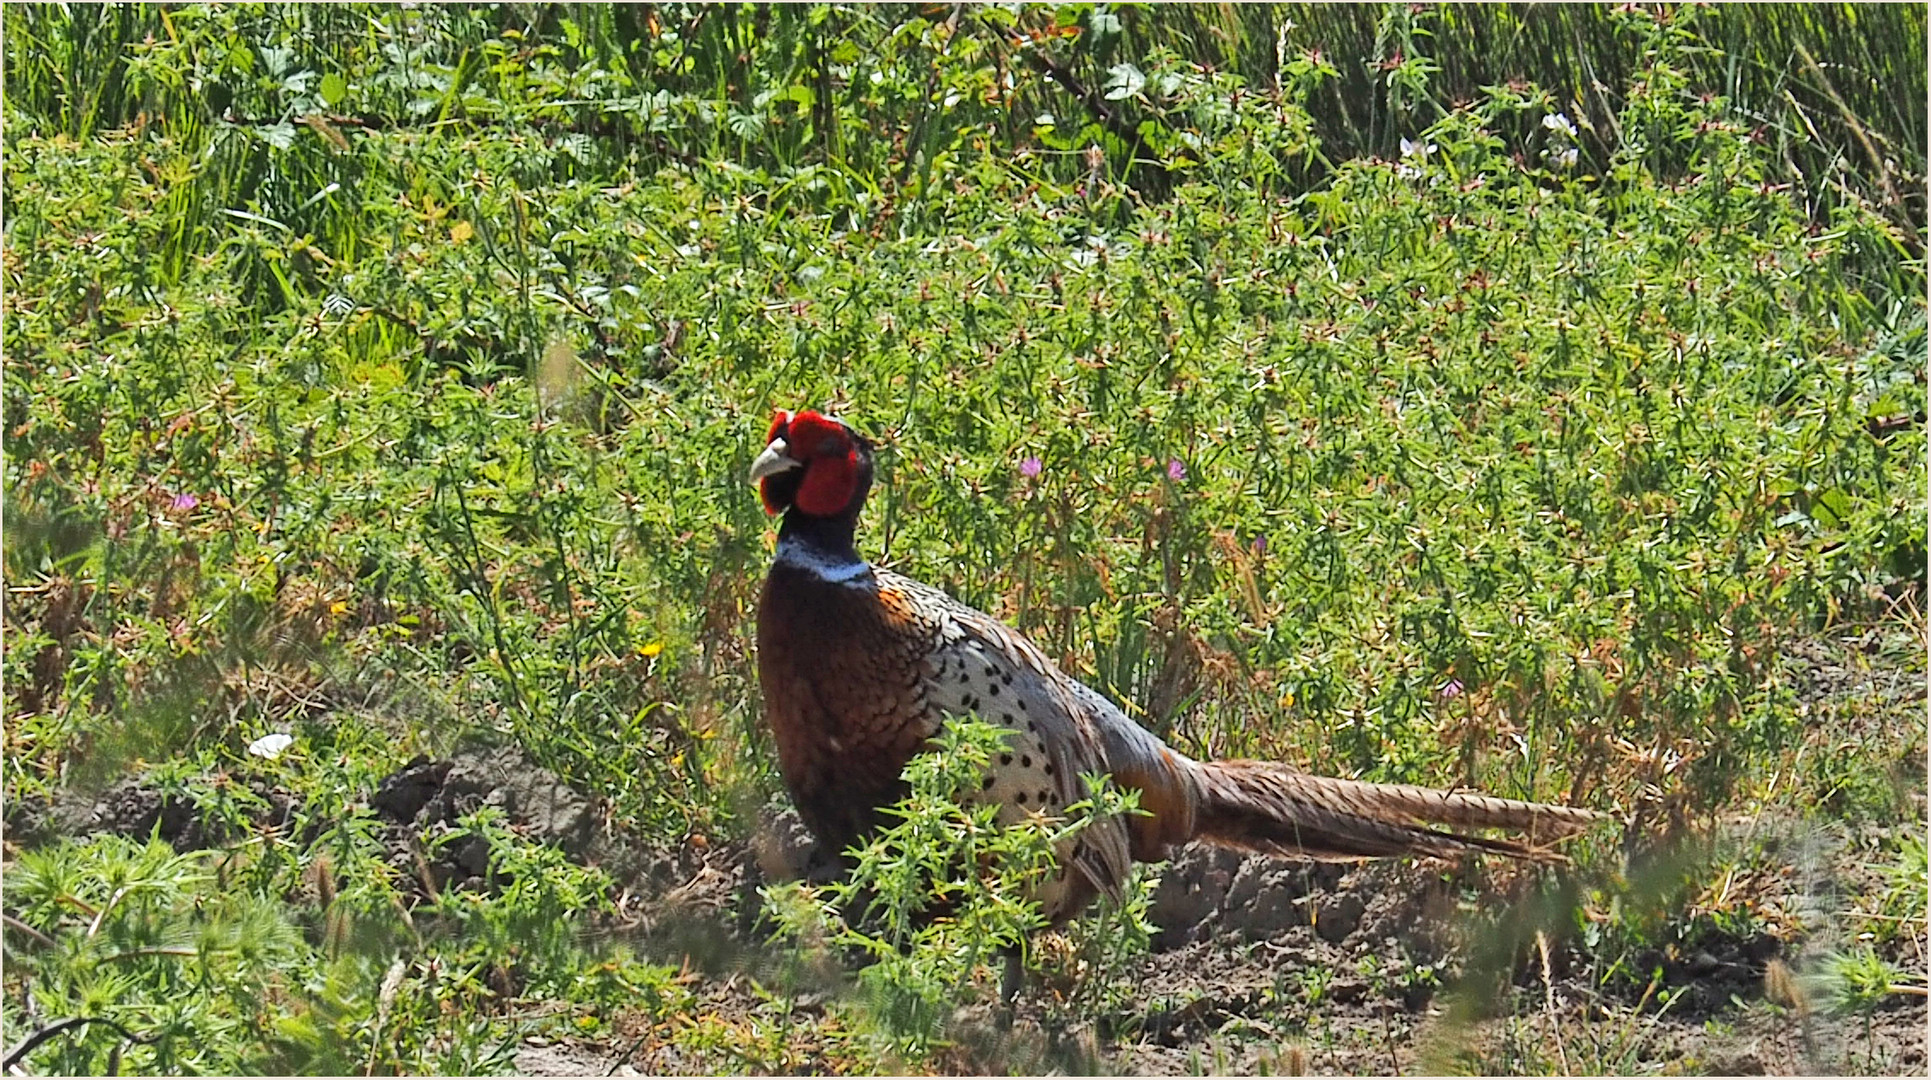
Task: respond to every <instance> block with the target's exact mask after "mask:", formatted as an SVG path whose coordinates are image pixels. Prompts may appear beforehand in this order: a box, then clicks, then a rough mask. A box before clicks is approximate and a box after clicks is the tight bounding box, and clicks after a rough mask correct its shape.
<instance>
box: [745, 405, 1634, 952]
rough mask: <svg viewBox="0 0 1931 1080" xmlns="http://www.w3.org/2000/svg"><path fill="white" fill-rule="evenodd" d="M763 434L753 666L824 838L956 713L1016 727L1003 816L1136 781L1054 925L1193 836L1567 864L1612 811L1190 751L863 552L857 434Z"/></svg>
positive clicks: (803, 802)
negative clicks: (1097, 782) (856, 539)
mask: <svg viewBox="0 0 1931 1080" xmlns="http://www.w3.org/2000/svg"><path fill="white" fill-rule="evenodd" d="M766 441H767V443H768V445H767V446H766V449H765V451H764V453H763V454H761V455H760V456H759V458H758V460H757V461H756V463H754V464H753V466H752V469H751V476H752V479H753V480H754V481H755V482H757V483H758V484H759V488H760V495H761V497H762V498H763V500H764V504H765V506H766V508H767V509H769V510H770V511H771V512H772V513H779V514H783V521H782V523H781V525H780V529H779V542H778V556H777V558H776V559H775V560H774V561H773V563H772V567H771V571H770V575H769V576H768V577H767V578H766V579H765V584H764V592H763V595H762V597H761V598H760V600H759V608H758V671H759V677H760V679H761V680H762V683H763V690H764V700H765V716H766V719H767V720H768V721H769V723H770V725H771V731H772V735H773V737H774V739H775V741H776V744H777V750H778V761H779V766H780V771H781V772H782V773H783V775H784V781H785V786H786V787H787V788H788V789H789V790H790V792H791V796H792V799H793V801H794V802H795V803H796V804H797V806H798V811H799V813H800V815H801V816H802V817H803V818H804V821H805V824H806V826H807V827H809V828H810V829H811V831H812V832H813V834H814V835H816V836H817V838H818V840H819V841H820V842H821V843H822V844H825V845H828V846H830V847H832V848H834V849H838V850H842V849H843V848H845V847H847V846H849V845H851V844H852V843H853V842H855V841H857V840H858V839H859V838H860V837H861V836H863V835H864V834H865V833H866V832H867V831H869V830H870V829H872V828H873V827H875V826H876V825H877V824H878V821H879V815H878V811H879V810H880V808H882V807H885V806H888V805H890V804H892V803H893V802H896V801H897V800H898V799H900V798H903V797H904V794H905V785H904V783H903V781H902V780H901V778H900V771H901V770H902V769H903V768H904V766H905V763H906V761H907V760H909V759H910V758H911V757H912V755H914V754H916V753H918V752H919V750H920V749H921V748H922V747H923V746H924V745H925V744H926V741H927V740H929V739H930V738H931V737H932V736H934V735H935V734H937V733H938V732H939V730H940V729H941V727H942V726H943V725H944V723H945V721H946V718H947V717H952V716H964V715H976V716H978V717H980V718H982V719H984V720H986V721H988V722H991V723H995V724H999V725H1001V726H1003V727H1005V728H1007V729H1009V730H1010V731H1011V732H1012V736H1011V738H1010V740H1009V745H1008V747H1007V750H1006V752H1003V753H1000V754H999V755H997V757H996V758H995V760H994V761H993V763H992V765H991V767H990V769H989V770H988V772H987V775H986V776H985V777H984V779H983V781H982V787H981V790H980V791H979V793H978V796H977V797H978V798H980V799H982V800H986V801H989V802H992V803H995V804H996V805H998V806H999V808H1000V809H999V818H1000V820H1001V821H1005V822H1012V821H1016V820H1019V819H1020V818H1021V817H1023V816H1025V815H1028V814H1046V815H1057V814H1060V813H1061V812H1063V810H1064V809H1065V807H1066V806H1068V805H1069V804H1071V803H1073V802H1076V801H1078V800H1079V799H1081V798H1083V797H1084V795H1085V792H1084V791H1083V790H1082V786H1081V779H1080V777H1081V774H1083V773H1104V774H1107V775H1110V776H1111V777H1112V778H1113V781H1114V782H1115V783H1116V784H1118V785H1119V786H1121V787H1123V788H1126V789H1129V790H1137V791H1139V793H1140V805H1141V807H1142V809H1144V810H1146V811H1148V813H1147V814H1145V815H1142V816H1134V817H1130V818H1119V817H1115V818H1108V819H1105V820H1102V821H1099V822H1096V823H1094V825H1093V826H1091V827H1090V828H1088V829H1086V830H1085V831H1084V832H1082V833H1081V834H1080V835H1079V836H1078V837H1077V838H1075V839H1072V840H1068V841H1067V842H1066V845H1065V848H1064V849H1063V850H1061V851H1060V852H1059V856H1060V859H1059V862H1060V866H1061V868H1062V869H1061V871H1060V873H1059V876H1058V877H1057V878H1056V879H1055V880H1054V881H1052V882H1050V883H1048V885H1047V886H1046V888H1045V889H1044V890H1043V894H1042V895H1041V896H1040V898H1039V899H1040V901H1041V904H1042V907H1043V908H1044V909H1045V913H1046V915H1047V917H1048V918H1049V919H1052V920H1054V921H1063V920H1064V919H1067V918H1070V917H1071V916H1072V915H1074V914H1076V913H1077V912H1078V911H1079V910H1080V909H1081V908H1082V907H1083V906H1085V904H1086V903H1087V902H1088V901H1089V900H1091V899H1092V898H1093V897H1094V896H1095V895H1097V894H1098V893H1101V892H1106V893H1109V894H1115V895H1117V893H1118V890H1119V889H1120V887H1121V885H1122V884H1124V882H1125V881H1126V877H1127V872H1128V868H1129V865H1130V862H1131V861H1132V860H1135V859H1137V860H1142V861H1158V860H1161V859H1165V858H1167V857H1168V856H1169V855H1170V854H1171V853H1172V852H1173V851H1174V850H1175V849H1176V848H1178V847H1179V846H1181V845H1183V844H1186V843H1188V842H1190V841H1192V840H1196V839H1199V840H1206V841H1209V842H1213V843H1218V844H1223V845H1228V846H1233V847H1239V848H1245V849H1249V850H1254V851H1261V852H1268V853H1272V854H1278V855H1284V856H1290V857H1297V858H1311V859H1328V860H1354V859H1366V858H1379V857H1387V856H1400V855H1422V856H1434V857H1454V856H1459V855H1462V854H1465V853H1469V852H1481V851H1487V852H1494V853H1499V854H1503V855H1508V856H1512V857H1515V858H1522V859H1530V860H1535V861H1540V862H1558V861H1561V856H1560V855H1558V854H1556V853H1555V852H1553V851H1550V850H1548V848H1547V847H1545V846H1544V845H1546V844H1548V843H1551V842H1553V841H1555V840H1559V839H1562V838H1563V837H1566V836H1569V835H1571V834H1573V833H1575V832H1577V831H1579V830H1581V829H1583V828H1586V827H1587V826H1588V825H1589V824H1590V823H1591V822H1594V821H1596V820H1598V819H1599V817H1600V815H1598V814H1596V813H1594V812H1592V811H1588V810H1579V809H1573V808H1570V807H1561V806H1548V805H1543V804H1540V803H1528V802H1516V801H1513V800H1509V799H1496V798H1490V797H1487V796H1483V795H1475V794H1466V793H1455V792H1442V791H1434V790H1431V789H1428V788H1418V787H1408V786H1403V785H1394V784H1369V783H1363V782H1359V781H1353V780H1337V779H1330V778H1327V777H1319V776H1309V775H1307V774H1305V773H1299V772H1295V771H1294V770H1292V769H1289V768H1287V767H1286V766H1282V765H1276V764H1272V763H1269V762H1262V761H1208V762H1199V761H1194V760H1192V759H1191V758H1188V757H1187V756H1185V755H1184V754H1181V753H1179V752H1177V751H1175V750H1173V749H1172V748H1170V747H1168V746H1167V745H1166V744H1164V743H1162V742H1161V741H1160V740H1159V739H1158V738H1155V737H1154V736H1153V734H1152V733H1150V732H1148V731H1147V730H1145V729H1144V728H1142V727H1140V726H1139V725H1137V724H1135V723H1133V722H1132V721H1131V720H1129V719H1128V718H1127V717H1126V715H1125V714H1124V713H1123V712H1121V711H1120V709H1119V708H1118V707H1117V706H1115V705H1114V704H1113V703H1112V702H1110V701H1108V700H1106V699H1105V698H1104V697H1101V696H1100V695H1099V694H1097V693H1094V692H1093V691H1092V690H1091V689H1089V688H1087V687H1086V686H1084V685H1082V684H1081V683H1079V682H1078V681H1076V680H1074V679H1072V678H1071V677H1069V676H1067V675H1066V674H1065V673H1064V672H1062V671H1061V670H1060V669H1059V668H1058V667H1057V666H1055V665H1054V664H1053V663H1052V662H1051V661H1050V660H1048V659H1047V658H1046V657H1045V656H1044V654H1042V653H1041V652H1040V651H1039V650H1038V649H1037V648H1036V647H1034V646H1033V644H1032V643H1031V642H1030V641H1027V640H1026V639H1025V638H1024V637H1022V636H1021V635H1019V634H1018V633H1017V632H1016V631H1014V630H1012V629H1011V628H1010V627H1007V626H1005V625H1004V624H1002V623H1000V622H999V621H997V620H996V619H993V618H992V617H990V616H988V615H986V614H984V613H982V612H979V611H975V610H973V609H972V608H969V607H967V606H965V605H963V604H961V603H959V602H958V601H956V600H953V599H952V598H951V597H949V596H947V595H945V594H944V593H942V592H940V591H938V590H936V589H932V588H929V587H927V586H925V585H921V584H919V583H918V582H915V581H912V580H910V579H907V578H905V577H902V576H900V575H898V574H895V573H892V572H891V571H889V570H881V569H877V568H873V567H870V566H868V565H867V564H865V563H864V561H863V560H862V559H860V558H859V557H858V554H857V551H856V549H855V548H854V546H853V534H854V532H855V529H856V524H857V518H858V512H859V510H860V509H861V508H862V507H863V505H864V501H865V496H866V493H867V492H868V491H869V490H870V487H871V482H872V458H871V447H870V444H869V443H867V442H866V441H865V439H864V437H863V436H861V435H859V434H858V433H857V432H855V431H853V430H852V429H851V428H849V427H847V426H846V425H844V424H843V423H841V422H839V421H837V420H833V419H831V418H829V417H825V416H822V415H820V414H818V413H814V412H801V413H798V414H796V415H793V414H790V413H780V414H779V415H778V417H777V419H776V420H775V421H774V422H773V424H772V427H771V432H770V435H769V436H768V437H767V440H766ZM1451 828H1452V829H1482V828H1497V829H1505V830H1510V831H1512V832H1515V833H1518V834H1520V838H1519V839H1497V838H1488V837H1482V836H1473V835H1466V834H1462V833H1456V832H1449V831H1446V829H1451Z"/></svg>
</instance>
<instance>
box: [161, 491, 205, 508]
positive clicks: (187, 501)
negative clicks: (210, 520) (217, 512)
mask: <svg viewBox="0 0 1931 1080" xmlns="http://www.w3.org/2000/svg"><path fill="white" fill-rule="evenodd" d="M200 505H201V500H200V499H197V498H195V497H194V496H193V495H190V494H188V493H187V492H185V491H184V492H182V493H181V494H179V495H176V496H175V497H174V501H173V502H170V503H169V504H168V506H169V507H170V508H171V509H173V510H175V511H178V512H180V513H184V514H185V513H187V512H188V511H190V510H193V509H194V508H195V507H197V506H200Z"/></svg>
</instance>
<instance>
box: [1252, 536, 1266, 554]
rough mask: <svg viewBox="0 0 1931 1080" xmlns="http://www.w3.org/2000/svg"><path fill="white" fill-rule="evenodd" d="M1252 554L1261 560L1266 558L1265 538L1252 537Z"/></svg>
mask: <svg viewBox="0 0 1931 1080" xmlns="http://www.w3.org/2000/svg"><path fill="white" fill-rule="evenodd" d="M1254 554H1255V555H1258V556H1260V557H1261V558H1263V559H1264V558H1266V557H1267V537H1265V536H1256V537H1254Z"/></svg>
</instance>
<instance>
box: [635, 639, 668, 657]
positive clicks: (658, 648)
mask: <svg viewBox="0 0 1931 1080" xmlns="http://www.w3.org/2000/svg"><path fill="white" fill-rule="evenodd" d="M663 651H664V643H663V642H662V641H653V642H651V643H650V644H648V645H639V646H637V655H638V656H656V655H657V654H658V653H660V652H663Z"/></svg>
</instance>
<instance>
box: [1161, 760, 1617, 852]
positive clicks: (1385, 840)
mask: <svg viewBox="0 0 1931 1080" xmlns="http://www.w3.org/2000/svg"><path fill="white" fill-rule="evenodd" d="M1198 767H1199V769H1200V770H1201V773H1202V780H1201V796H1202V807H1201V810H1200V814H1199V821H1198V823H1197V826H1196V831H1197V834H1198V835H1199V837H1200V838H1201V839H1204V840H1209V841H1212V842H1215V843H1220V844H1225V845H1229V846H1232V847H1241V848H1249V849H1252V850H1255V851H1265V852H1271V853H1273V854H1279V855H1290V856H1298V857H1300V858H1309V859H1322V860H1330V861H1347V860H1355V859H1372V858H1385V857H1388V856H1395V855H1427V856H1434V857H1437V858H1455V857H1458V856H1461V855H1465V854H1469V853H1471V852H1475V851H1488V852H1495V853H1497V854H1503V855H1508V856H1511V857H1514V858H1518V859H1527V860H1530V861H1533V862H1543V863H1563V862H1567V861H1568V860H1566V859H1565V858H1563V856H1562V855H1561V854H1560V853H1558V852H1555V851H1552V850H1549V849H1548V848H1547V847H1545V846H1543V845H1546V844H1549V843H1553V842H1555V841H1558V840H1561V839H1563V838H1565V837H1568V836H1572V835H1574V834H1576V833H1578V832H1580V831H1582V830H1584V829H1586V828H1588V827H1589V826H1590V825H1591V824H1593V823H1594V822H1596V821H1599V820H1601V819H1602V815H1600V814H1597V813H1595V812H1594V811H1591V810H1581V809H1577V808H1574V807H1568V806H1552V805H1548V804H1545V803H1532V802H1518V801H1516V800H1514V799H1497V798H1492V797H1490V796H1486V795H1474V794H1468V793H1463V792H1449V791H1436V790H1434V789H1432V788H1422V787H1411V786H1408V785H1405V784H1370V783H1365V782H1363V781H1360V780H1338V779H1334V778H1331V777H1325V776H1310V775H1308V774H1307V773H1301V772H1296V771H1294V770H1292V769H1290V768H1288V767H1286V766H1284V765H1276V764H1273V763H1271V762H1265V761H1209V762H1202V763H1200V764H1199V766H1198ZM1432 826H1446V827H1448V828H1453V829H1506V830H1509V831H1512V832H1516V833H1520V834H1522V838H1521V839H1497V838H1491V837H1485V836H1474V835H1466V834H1463V833H1456V832H1447V831H1443V830H1442V829H1439V828H1433V827H1432Z"/></svg>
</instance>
